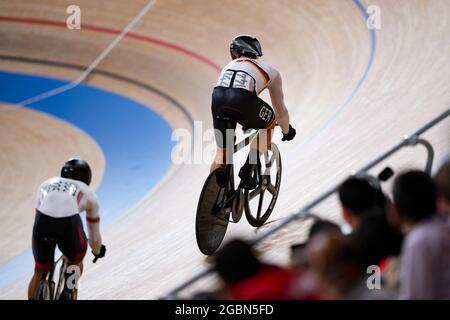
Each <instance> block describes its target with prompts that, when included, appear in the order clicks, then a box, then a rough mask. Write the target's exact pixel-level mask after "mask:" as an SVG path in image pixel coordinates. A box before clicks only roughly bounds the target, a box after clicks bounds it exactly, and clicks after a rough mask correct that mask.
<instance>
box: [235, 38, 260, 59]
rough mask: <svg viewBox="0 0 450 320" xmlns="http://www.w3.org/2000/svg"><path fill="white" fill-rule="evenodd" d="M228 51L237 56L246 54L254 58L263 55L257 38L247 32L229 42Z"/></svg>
mask: <svg viewBox="0 0 450 320" xmlns="http://www.w3.org/2000/svg"><path fill="white" fill-rule="evenodd" d="M230 52H231V54H233V55H235V56H237V57H240V56H243V55H248V56H249V57H251V58H254V59H256V58H257V57H261V56H262V55H263V53H262V49H261V45H260V44H259V41H258V39H256V38H255V37H254V36H251V35H248V34H242V35H239V36H237V37H235V38H234V39H233V40H232V41H231V43H230Z"/></svg>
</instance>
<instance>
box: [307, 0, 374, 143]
mask: <svg viewBox="0 0 450 320" xmlns="http://www.w3.org/2000/svg"><path fill="white" fill-rule="evenodd" d="M353 3H355V4H356V6H357V7H358V9H359V10H360V11H361V12H362V14H363V15H364V22H366V21H367V19H368V18H369V15H368V14H367V11H366V7H364V5H363V4H362V3H361V1H360V0H353ZM368 30H369V31H370V55H369V61H368V62H367V65H366V68H365V70H364V73H363V74H362V76H361V77H360V78H359V80H358V82H357V83H356V85H355V86H354V87H353V89H352V92H351V93H350V95H349V96H348V97H347V99H345V100H344V102H342V103H341V104H340V105H339V106H338V107H337V108H336V109H335V110H334V111H333V113H332V114H331V116H330V117H329V118H328V119H327V120H326V121H325V122H324V123H323V124H321V125H320V126H319V127H318V128H316V129H315V130H314V131H313V132H312V133H310V134H309V136H308V137H307V138H306V139H305V140H304V141H303V143H301V144H300V145H299V148H302V147H304V146H305V145H307V144H308V143H311V142H312V141H313V140H314V139H315V138H316V137H317V136H318V135H319V134H320V133H321V132H322V131H325V130H326V129H327V128H328V127H329V126H330V125H331V124H332V123H333V122H334V121H335V120H336V119H337V117H338V116H339V114H340V113H341V112H342V111H343V110H344V109H345V108H346V107H347V106H348V105H349V103H350V101H351V100H352V99H353V97H354V96H355V95H356V93H357V92H358V91H359V89H360V88H361V86H362V84H363V82H364V81H365V80H366V78H367V75H368V74H369V71H370V69H371V68H372V64H373V61H374V59H375V52H376V48H377V37H376V33H375V29H368Z"/></svg>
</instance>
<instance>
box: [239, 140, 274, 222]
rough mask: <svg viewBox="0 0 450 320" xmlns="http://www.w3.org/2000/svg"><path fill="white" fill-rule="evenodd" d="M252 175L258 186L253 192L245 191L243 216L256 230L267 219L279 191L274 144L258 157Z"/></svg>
mask: <svg viewBox="0 0 450 320" xmlns="http://www.w3.org/2000/svg"><path fill="white" fill-rule="evenodd" d="M253 174H254V175H256V177H257V181H259V184H258V186H257V187H256V189H254V190H245V196H244V197H245V216H246V218H247V220H248V223H250V225H252V226H253V227H255V228H258V227H261V226H262V225H263V224H264V223H265V222H266V221H267V219H269V216H270V214H271V213H272V210H273V208H274V206H275V203H276V202H277V199H278V193H279V191H280V184H281V155H280V152H279V150H278V147H277V146H276V144H274V143H272V144H271V146H270V148H269V149H268V150H267V151H266V152H264V153H263V154H262V155H261V156H260V158H259V159H258V163H257V165H256V166H255V169H254V172H253Z"/></svg>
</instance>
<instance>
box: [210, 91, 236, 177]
mask: <svg viewBox="0 0 450 320" xmlns="http://www.w3.org/2000/svg"><path fill="white" fill-rule="evenodd" d="M229 93H230V90H229V88H214V91H213V96H212V104H211V112H212V117H213V124H214V131H215V139H216V145H217V149H216V156H215V158H214V160H213V162H212V164H211V167H210V172H212V171H214V170H215V169H218V168H224V167H225V165H226V163H227V148H229V147H230V146H233V145H234V139H233V137H234V130H235V129H236V121H234V120H231V128H227V125H228V124H227V122H226V121H225V120H223V119H221V118H219V116H222V117H224V116H228V117H230V118H232V119H234V118H235V116H236V115H234V113H235V112H234V111H236V110H234V109H233V108H231V107H229V106H227V105H230V104H231V103H232V101H229V100H230V99H229V96H230V95H229ZM227 129H231V130H232V132H228V130H227ZM227 137H228V138H231V140H230V139H227ZM227 143H228V144H230V146H228V145H227Z"/></svg>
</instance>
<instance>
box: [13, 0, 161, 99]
mask: <svg viewBox="0 0 450 320" xmlns="http://www.w3.org/2000/svg"><path fill="white" fill-rule="evenodd" d="M155 4H156V0H151V1H149V2H148V3H147V4H146V5H145V6H144V7H143V8H142V9H141V11H139V13H138V14H137V15H136V16H135V17H134V18H133V20H131V21H130V22H129V23H128V24H127V26H126V27H125V28H124V29H123V30H122V32H120V34H119V35H118V36H117V37H116V38H115V39H114V40H113V41H112V42H111V43H110V44H109V45H108V46H107V47H106V48H105V49H104V50H103V51H102V52H101V53H100V54H99V55H98V56H97V58H95V60H94V61H93V62H92V63H91V64H90V65H89V66H88V67H87V69H86V70H85V71H84V72H83V73H82V74H81V75H80V76H79V77H78V78H77V79H76V80H75V81H72V82H70V83H68V84H65V85H63V86H61V87H58V88H55V89H52V90H49V91H47V92H43V93H40V94H38V95H36V96H34V97H31V98H28V99H26V100H23V101H21V102H19V103H17V104H18V105H20V106H27V105H30V104H32V103H35V102H38V101H42V100H45V99H47V98H50V97H54V96H56V95H58V94H61V93H63V92H66V91H69V90H71V89H73V88H75V87H76V86H78V85H79V84H80V83H82V82H83V81H84V80H85V79H86V78H87V77H88V76H89V74H90V73H91V72H92V71H93V70H94V69H95V68H96V67H97V66H98V65H99V63H100V62H102V61H103V59H105V57H106V56H107V55H108V54H109V53H110V52H111V51H112V50H113V49H114V47H115V46H117V44H118V43H119V42H120V41H121V40H122V39H123V38H124V37H125V36H126V35H127V33H128V32H130V30H131V29H133V28H134V26H135V25H136V24H137V23H138V22H139V21H140V20H141V19H142V17H143V16H144V15H145V14H146V13H147V12H149V11H150V10H151V9H152V8H153V6H154V5H155Z"/></svg>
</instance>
